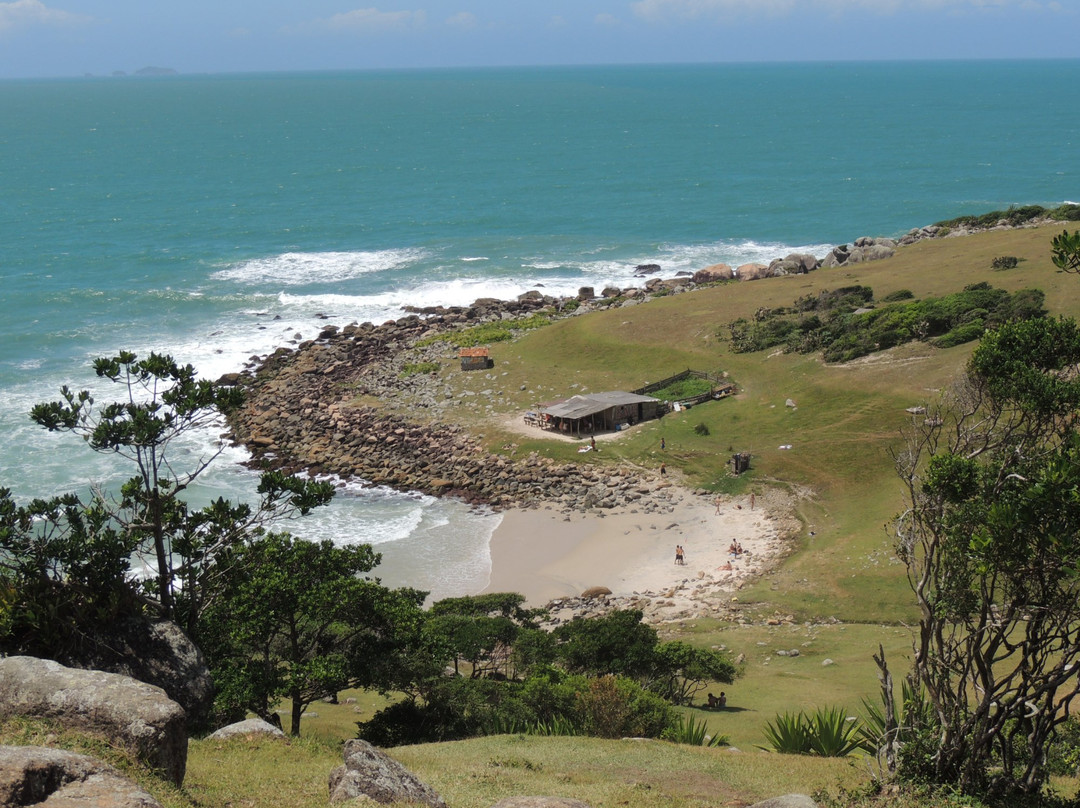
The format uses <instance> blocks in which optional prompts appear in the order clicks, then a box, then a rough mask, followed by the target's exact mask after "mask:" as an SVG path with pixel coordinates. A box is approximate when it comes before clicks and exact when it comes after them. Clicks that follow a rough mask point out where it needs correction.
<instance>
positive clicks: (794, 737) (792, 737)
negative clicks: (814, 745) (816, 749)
mask: <svg viewBox="0 0 1080 808" xmlns="http://www.w3.org/2000/svg"><path fill="white" fill-rule="evenodd" d="M774 721H775V723H773V721H769V722H768V723H766V724H765V739H766V740H767V741H768V742H769V746H771V747H772V749H773V751H774V752H780V753H781V754H784V755H809V754H810V749H811V747H810V726H809V724H808V722H807V719H806V715H805V714H804V713H783V714H782V715H777V716H776V718H775V719H774ZM762 748H765V747H762Z"/></svg>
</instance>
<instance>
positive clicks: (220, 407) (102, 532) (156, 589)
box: [30, 351, 333, 632]
mask: <svg viewBox="0 0 1080 808" xmlns="http://www.w3.org/2000/svg"><path fill="white" fill-rule="evenodd" d="M93 367H94V371H95V373H96V374H97V376H98V377H99V378H101V379H104V380H106V381H108V382H110V383H112V384H115V385H117V386H118V387H119V389H120V392H121V396H122V400H120V401H116V402H112V403H108V404H104V405H102V406H99V407H96V408H95V402H94V398H93V396H92V395H91V394H90V392H89V391H87V390H82V391H80V392H78V393H75V392H73V391H72V390H70V389H69V388H68V387H67V386H66V385H65V386H64V387H63V388H62V389H61V391H60V393H61V397H62V400H60V401H53V402H48V403H43V404H38V405H36V406H35V407H33V409H32V410H31V413H30V417H31V418H32V419H33V420H34V421H35V422H37V423H38V424H40V425H41V426H43V427H45V428H46V429H48V430H50V431H65V432H70V433H73V434H76V435H79V436H80V437H82V438H83V439H84V440H85V441H86V442H87V444H88V445H89V446H90V447H91V448H92V449H94V450H95V451H99V452H104V453H113V454H117V455H119V456H121V457H124V458H126V459H128V460H130V461H131V462H132V463H133V464H134V466H135V469H136V472H137V473H136V475H135V476H133V477H132V478H131V479H129V480H128V481H127V482H126V483H124V484H123V485H122V486H121V487H120V490H119V491H118V492H105V491H101V490H95V491H93V492H92V493H91V495H90V500H89V502H88V503H87V504H85V505H82V508H81V510H82V513H81V514H80V513H78V512H79V510H80V508H79V505H78V504H77V503H76V502H75V501H73V500H70V499H68V500H66V501H65V502H64V503H59V502H54V507H53V508H52V509H51V510H50V515H49V516H48V518H47V519H46V522H47V523H48V524H49V525H50V530H51V531H52V532H53V534H54V535H53V540H52V541H50V542H49V543H48V544H47V545H45V546H44V547H43V548H42V549H43V551H44V553H45V555H48V554H49V553H59V552H60V550H59V545H60V544H63V543H65V542H66V543H67V544H68V545H70V546H71V547H73V548H76V549H75V550H74V552H76V553H77V552H78V550H77V548H78V547H79V546H87V547H88V546H89V543H91V542H97V543H105V544H108V545H110V546H113V545H115V548H116V551H117V553H118V555H120V556H124V557H126V556H127V555H130V554H131V553H133V552H136V553H138V552H141V551H142V550H143V549H149V551H150V552H151V553H152V558H153V560H152V562H151V566H152V567H153V569H154V578H153V579H152V580H148V581H145V582H143V583H142V584H141V585H139V586H138V588H139V591H140V594H141V595H142V596H144V597H147V598H149V599H150V601H151V602H152V605H153V607H154V608H155V610H156V611H157V612H158V613H159V614H160V615H161V616H163V617H169V618H179V620H180V622H181V624H182V625H183V626H184V627H185V628H186V629H187V630H188V631H189V632H194V630H195V627H196V624H197V622H198V619H199V614H200V613H201V611H202V609H203V608H204V607H205V606H206V603H207V600H208V598H209V597H210V595H211V592H212V591H213V575H214V571H215V570H218V571H220V569H222V568H223V564H224V562H225V561H226V560H227V559H228V558H229V556H230V553H231V549H232V548H233V547H234V546H235V545H237V544H238V543H239V542H241V541H242V540H243V539H244V538H245V537H248V536H251V535H258V534H259V533H261V531H262V530H263V525H265V524H266V523H267V522H269V521H270V520H272V519H276V518H280V517H282V516H285V515H288V514H291V513H301V514H303V513H307V512H308V511H310V510H311V509H312V508H314V507H317V506H318V505H321V504H325V503H326V502H328V501H329V500H330V498H331V497H332V496H333V486H332V485H330V484H329V483H325V482H314V481H304V480H299V479H297V478H293V477H288V476H286V475H283V474H280V473H269V474H266V475H264V476H263V478H262V480H261V482H260V486H259V494H260V495H261V496H262V501H261V503H260V504H259V506H258V507H257V508H251V507H250V506H247V505H244V504H240V505H232V504H230V503H228V502H227V501H225V500H223V499H219V500H217V501H215V502H214V503H212V504H211V505H209V506H207V507H206V508H204V509H202V510H199V511H195V512H191V511H189V509H188V507H187V505H186V503H185V502H184V500H183V499H182V497H181V495H182V494H183V492H184V491H185V490H186V489H187V488H188V487H189V486H190V485H191V484H192V483H193V482H194V481H195V480H196V479H197V478H198V477H199V476H200V475H201V474H202V473H203V472H204V471H205V470H206V469H207V467H208V466H209V465H210V464H211V463H212V462H213V461H214V459H215V458H216V457H217V456H218V455H219V454H220V453H221V451H222V449H223V447H221V446H219V447H217V448H208V449H207V451H206V453H205V454H204V455H201V456H198V457H194V458H192V459H191V460H190V461H189V462H188V463H187V465H182V464H180V463H179V462H178V461H177V458H176V456H175V454H180V453H173V452H172V451H171V450H172V448H173V447H174V446H175V445H176V443H177V442H178V441H179V440H180V439H182V438H184V437H187V436H190V435H192V433H197V432H199V431H202V430H206V429H207V428H209V427H212V426H215V425H217V424H219V422H220V419H221V417H222V416H223V415H225V414H227V413H228V412H230V411H232V410H233V409H235V408H236V407H238V406H239V405H240V404H241V402H242V401H243V392H242V390H241V389H239V388H237V387H231V386H227V385H221V384H217V383H215V382H211V381H208V380H205V379H199V378H198V377H197V375H196V372H195V369H194V368H193V367H192V366H191V365H180V364H178V363H177V362H176V361H175V360H174V359H173V358H172V357H170V356H167V355H162V354H156V353H151V354H150V355H149V356H147V357H146V358H145V359H140V358H139V357H138V356H137V355H135V354H134V353H131V352H129V351H122V352H120V353H119V354H117V355H116V356H113V357H102V358H99V359H96V360H94V363H93ZM185 459H187V458H185ZM46 510H49V509H46ZM88 524H90V525H93V531H96V532H95V534H94V536H92V537H86V536H84V535H82V534H83V533H85V530H86V527H87V525H88ZM63 569H64V573H63V576H60V575H59V574H55V575H54V578H56V579H59V578H60V577H63V578H64V580H66V581H67V582H68V583H69V584H73V583H74V582H75V581H76V580H77V576H76V574H75V571H76V568H75V567H73V566H72V565H71V560H70V558H69V560H68V561H67V562H66V563H65V564H64V566H63ZM54 572H57V571H54ZM114 572H115V574H116V575H117V576H119V577H125V578H129V577H130V573H129V570H128V569H122V570H121V569H117V570H115V571H114ZM132 583H133V585H134V582H132ZM178 606H180V609H181V610H180V613H179V614H178V613H177V608H178Z"/></svg>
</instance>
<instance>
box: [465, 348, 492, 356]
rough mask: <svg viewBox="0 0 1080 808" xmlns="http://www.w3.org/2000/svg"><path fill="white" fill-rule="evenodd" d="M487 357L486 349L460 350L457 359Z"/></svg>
mask: <svg viewBox="0 0 1080 808" xmlns="http://www.w3.org/2000/svg"><path fill="white" fill-rule="evenodd" d="M487 355H488V349H487V348H462V349H460V350H459V351H458V356H459V357H467V356H487Z"/></svg>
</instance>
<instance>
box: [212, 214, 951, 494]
mask: <svg viewBox="0 0 1080 808" xmlns="http://www.w3.org/2000/svg"><path fill="white" fill-rule="evenodd" d="M933 235H934V230H933V228H923V229H921V230H916V231H912V233H911V234H909V235H908V236H906V237H905V242H906V243H911V242H913V241H916V240H918V239H921V238H926V237H932V236H933ZM896 246H897V242H896V241H894V240H892V239H871V238H863V239H859V240H857V241H856V242H855V244H854V246H853V247H847V246H846V245H845V246H843V247H837V248H836V249H834V250H833V251H831V252H830V253H829V255H827V256H825V258H823V259H821V260H820V261H819V260H818V259H817V258H815V257H814V256H810V255H803V254H793V255H789V256H786V257H785V258H779V259H776V260H775V261H773V262H771V263H770V264H769V265H763V264H752V265H751V264H748V265H744V266H742V267H738V268H737V269H734V270H732V269H731V268H729V267H726V265H717V266H713V267H708V268H705V269H703V270H700V271H698V272H697V273H694V274H693V275H689V274H685V275H678V276H676V277H671V278H661V277H652V278H648V279H647V280H643V283H642V285H641V286H640V287H631V288H626V289H618V288H607V289H604V290H602V292H601V294H600V295H599V296H597V295H596V294H595V293H594V290H593V289H592V288H582V289H581V290H580V291H579V294H578V295H577V297H574V298H555V297H551V296H547V295H544V294H543V293H542V292H541V291H539V290H535V289H534V290H530V291H528V292H526V293H524V294H522V295H520V296H519V297H518V298H517V299H516V300H509V301H506V300H495V299H490V298H489V299H481V300H477V301H476V302H475V303H473V305H472V306H468V307H449V308H448V307H442V306H438V307H430V308H424V309H412V310H411V311H409V313H407V314H406V315H405V316H403V317H401V318H399V319H397V320H394V321H389V322H386V323H383V324H381V325H374V324H372V323H363V324H355V323H354V324H351V325H348V326H345V327H344V328H338V327H337V326H333V325H329V326H327V327H325V328H324V329H323V330H322V331H321V333H320V334H319V335H318V337H316V338H315V339H313V340H308V341H305V342H301V343H299V344H298V345H296V347H295V348H286V347H283V348H280V349H278V350H277V351H275V352H274V353H273V354H271V355H269V356H267V357H252V360H251V362H250V363H249V365H248V367H247V368H245V370H244V371H243V372H241V373H236V374H230V375H229V376H226V377H223V378H222V379H221V381H222V382H224V383H229V384H237V385H240V386H242V387H244V388H245V389H246V391H247V401H246V404H245V406H244V408H243V409H242V410H241V411H239V412H237V413H235V414H233V415H232V416H231V417H230V419H229V428H230V438H231V439H232V440H233V441H235V442H236V443H239V444H242V445H244V446H245V447H247V449H248V450H249V451H250V452H251V461H250V465H251V466H252V467H254V468H258V469H274V470H281V471H285V472H288V473H293V474H296V473H308V474H311V475H333V476H337V477H340V478H343V479H349V480H363V481H366V482H367V483H369V484H371V485H383V486H388V487H391V488H394V489H397V490H402V491H421V492H424V493H428V494H432V495H435V496H453V497H456V498H458V499H461V500H463V501H465V502H468V503H474V504H486V505H490V506H492V507H494V508H496V509H498V508H504V507H511V506H514V507H532V506H537V505H540V504H554V505H555V506H556V507H559V508H561V509H564V510H567V511H570V510H574V511H582V510H589V509H594V508H595V509H610V508H616V507H622V506H629V505H637V506H639V507H643V508H646V509H647V510H648V511H649V512H663V511H664V508H665V499H664V498H663V497H657V496H655V493H656V491H657V489H658V487H659V486H660V481H658V480H657V479H656V478H655V476H654V475H652V474H651V473H642V472H641V471H640V470H638V469H633V468H612V467H603V468H599V467H596V466H591V465H580V464H560V463H557V462H555V461H552V460H549V459H547V458H543V457H540V456H539V455H536V454H530V455H528V456H525V457H520V458H508V457H504V456H501V455H496V454H492V453H490V452H487V451H486V450H484V448H483V447H482V445H481V444H480V442H479V441H478V440H477V439H476V438H474V437H473V436H472V435H471V434H470V433H469V432H468V431H467V430H466V429H464V428H463V427H461V426H459V425H456V424H454V423H451V422H450V421H449V420H446V419H442V418H440V414H441V413H443V412H444V411H446V410H447V409H448V408H450V407H453V406H455V405H456V404H457V403H458V402H457V400H456V397H457V394H456V393H455V392H454V391H453V390H452V389H451V388H450V387H449V386H448V385H447V384H446V383H445V382H440V381H439V379H438V377H437V376H436V375H435V374H431V373H412V374H410V373H408V372H406V370H405V365H406V363H414V364H417V363H423V362H449V361H453V360H454V359H455V358H456V349H454V348H453V347H451V346H450V345H449V344H448V343H446V342H438V341H436V342H431V341H430V338H431V337H433V336H436V335H438V334H440V333H444V332H446V331H450V330H455V329H460V328H463V327H468V326H475V325H481V324H484V323H491V322H498V321H504V320H508V319H515V318H520V317H527V316H530V315H533V314H543V315H545V316H548V317H551V318H560V317H571V316H581V315H583V314H586V313H589V312H591V311H599V310H603V309H606V308H609V307H612V306H630V305H640V304H642V303H646V302H648V301H649V300H650V299H652V298H653V297H655V296H661V295H668V294H682V293H686V292H690V291H693V290H694V289H696V288H699V287H700V286H703V285H707V284H712V283H716V282H723V281H725V280H728V279H730V278H733V277H734V278H738V279H741V280H747V281H748V280H758V279H761V278H765V277H776V276H780V275H786V274H792V273H806V272H810V271H813V270H815V269H817V268H819V267H822V266H838V265H841V264H844V263H848V262H860V261H866V260H877V259H880V258H886V257H888V256H890V255H892V254H893V252H894V251H895V249H896ZM659 270H660V267H658V266H656V265H643V266H641V267H638V274H639V275H641V276H645V275H647V274H649V273H653V272H656V271H659ZM363 402H370V403H363ZM386 402H397V403H398V406H395V407H388V406H385V404H386ZM402 404H404V405H405V406H401V405H402Z"/></svg>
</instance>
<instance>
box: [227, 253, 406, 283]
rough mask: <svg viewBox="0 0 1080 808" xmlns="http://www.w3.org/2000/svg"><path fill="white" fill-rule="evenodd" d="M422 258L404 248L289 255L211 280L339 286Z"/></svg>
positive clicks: (246, 263) (255, 262)
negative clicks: (331, 284) (329, 284)
mask: <svg viewBox="0 0 1080 808" xmlns="http://www.w3.org/2000/svg"><path fill="white" fill-rule="evenodd" d="M425 256H426V252H425V251H424V250H420V249H407V248H406V249H393V250H371V251H364V250H358V251H352V252H310V253H304V252H288V253H282V254H280V255H273V256H269V257H267V258H254V259H251V260H249V261H243V262H241V263H239V264H234V265H232V266H229V267H226V268H225V269H222V270H219V271H218V272H215V273H214V274H213V276H212V277H214V278H216V279H218V280H227V281H236V282H239V283H248V284H265V283H277V284H283V285H285V286H299V285H302V284H309V283H340V282H342V281H347V280H352V279H354V278H358V277H361V276H363V275H369V274H371V273H374V272H383V271H385V270H388V269H398V268H400V267H403V266H408V265H410V264H414V263H416V262H417V261H420V260H422V259H423V258H424V257H425Z"/></svg>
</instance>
